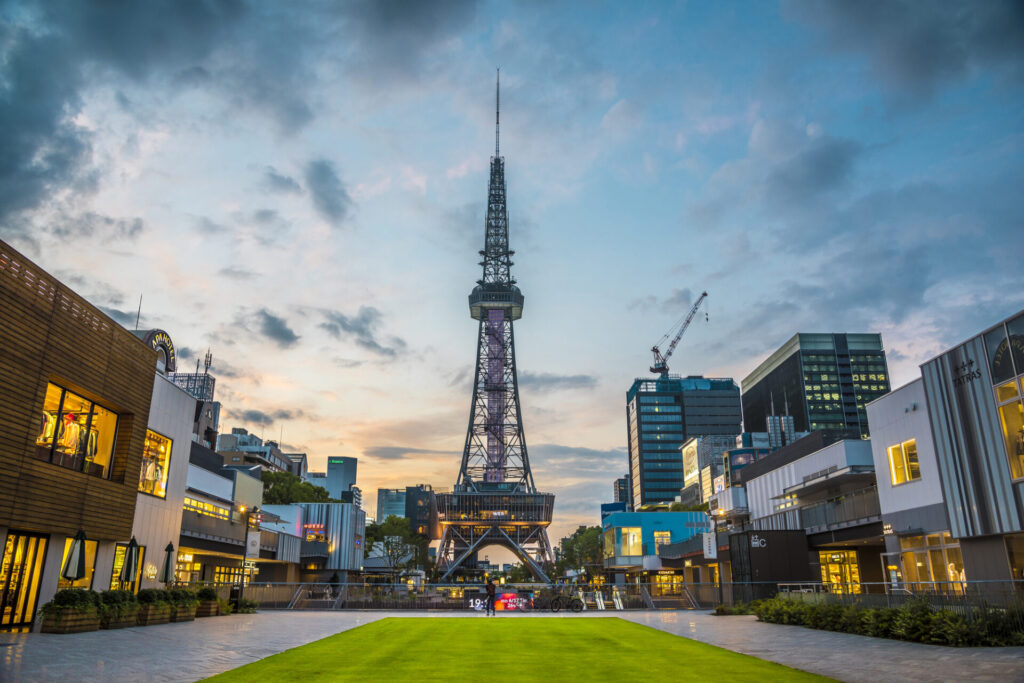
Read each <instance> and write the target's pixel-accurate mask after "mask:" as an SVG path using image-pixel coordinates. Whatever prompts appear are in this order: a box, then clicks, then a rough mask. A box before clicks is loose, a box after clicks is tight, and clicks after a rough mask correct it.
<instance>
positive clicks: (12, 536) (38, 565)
mask: <svg viewBox="0 0 1024 683" xmlns="http://www.w3.org/2000/svg"><path fill="white" fill-rule="evenodd" d="M46 541H47V537H46V536H43V535H41V534H32V533H26V532H23V531H10V532H8V533H7V542H6V543H5V544H4V555H3V561H2V563H0V629H5V630H6V629H19V628H27V627H29V626H31V625H32V619H33V618H34V617H35V612H36V601H37V599H38V597H39V583H40V581H41V580H42V578H43V560H44V559H45V558H46Z"/></svg>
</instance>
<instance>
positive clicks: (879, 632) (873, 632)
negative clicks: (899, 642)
mask: <svg viewBox="0 0 1024 683" xmlns="http://www.w3.org/2000/svg"><path fill="white" fill-rule="evenodd" d="M899 613H900V611H899V610H898V609H895V608H893V607H880V608H878V609H869V610H865V614H864V617H863V625H864V631H863V634H864V635H866V636H874V637H875V638H892V637H894V636H893V632H892V630H893V624H894V623H895V621H896V616H897V615H898V614H899Z"/></svg>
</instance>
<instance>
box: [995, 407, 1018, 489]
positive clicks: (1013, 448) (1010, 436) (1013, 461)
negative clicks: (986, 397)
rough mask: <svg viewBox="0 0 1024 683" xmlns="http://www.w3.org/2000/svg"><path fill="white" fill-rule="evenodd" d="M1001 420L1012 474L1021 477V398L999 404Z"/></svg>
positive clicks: (1014, 476) (1016, 477) (1015, 477)
mask: <svg viewBox="0 0 1024 683" xmlns="http://www.w3.org/2000/svg"><path fill="white" fill-rule="evenodd" d="M999 421H1000V422H1001V423H1002V427H1003V439H1004V441H1005V442H1006V455H1007V457H1008V458H1009V460H1010V475H1011V476H1012V477H1013V478H1014V479H1020V478H1021V477H1024V407H1022V405H1021V402H1020V400H1019V399H1016V400H1013V401H1010V402H1009V403H1006V404H1004V405H1001V406H999Z"/></svg>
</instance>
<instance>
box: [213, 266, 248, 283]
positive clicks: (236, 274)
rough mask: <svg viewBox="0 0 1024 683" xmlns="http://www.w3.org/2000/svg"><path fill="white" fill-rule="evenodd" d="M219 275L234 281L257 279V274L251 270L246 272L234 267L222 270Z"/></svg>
mask: <svg viewBox="0 0 1024 683" xmlns="http://www.w3.org/2000/svg"><path fill="white" fill-rule="evenodd" d="M217 273H218V274H220V275H223V276H224V277H226V278H231V279H232V280H252V279H253V278H255V277H257V273H254V272H253V271H251V270H245V269H244V268H236V267H234V266H228V267H227V268H221V269H220V270H218V271H217Z"/></svg>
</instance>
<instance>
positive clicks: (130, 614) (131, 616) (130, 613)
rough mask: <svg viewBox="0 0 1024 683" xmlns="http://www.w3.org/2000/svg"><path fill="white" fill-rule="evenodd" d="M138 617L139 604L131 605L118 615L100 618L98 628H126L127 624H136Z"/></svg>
mask: <svg viewBox="0 0 1024 683" xmlns="http://www.w3.org/2000/svg"><path fill="white" fill-rule="evenodd" d="M138 619H139V606H138V605H132V607H131V608H130V609H128V610H125V613H124V614H122V615H121V616H119V617H113V616H112V617H110V618H109V619H106V620H102V619H101V620H100V628H103V629H115V628H128V627H129V626H137V625H138Z"/></svg>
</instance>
